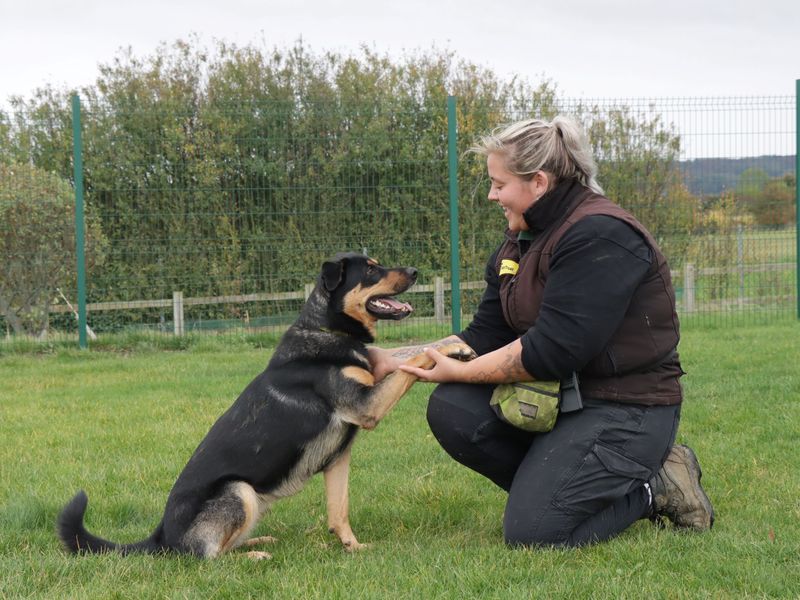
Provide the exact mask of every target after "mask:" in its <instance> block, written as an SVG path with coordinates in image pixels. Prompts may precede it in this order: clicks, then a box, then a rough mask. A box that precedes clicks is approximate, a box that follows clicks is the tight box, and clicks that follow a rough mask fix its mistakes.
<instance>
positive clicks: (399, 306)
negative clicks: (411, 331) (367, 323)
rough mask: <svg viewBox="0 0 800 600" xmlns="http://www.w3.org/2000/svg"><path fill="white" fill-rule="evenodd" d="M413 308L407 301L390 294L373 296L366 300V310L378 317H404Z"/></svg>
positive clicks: (397, 318)
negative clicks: (401, 300)
mask: <svg viewBox="0 0 800 600" xmlns="http://www.w3.org/2000/svg"><path fill="white" fill-rule="evenodd" d="M413 310H414V309H413V308H412V307H411V305H410V304H409V303H408V302H400V301H399V300H397V299H395V298H392V297H390V296H373V297H372V298H370V299H369V300H367V311H369V313H370V314H371V315H372V316H373V317H377V318H378V319H394V320H396V321H399V320H400V319H405V318H406V317H407V316H408V315H410V314H411V312H412V311H413Z"/></svg>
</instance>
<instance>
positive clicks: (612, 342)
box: [371, 117, 714, 546]
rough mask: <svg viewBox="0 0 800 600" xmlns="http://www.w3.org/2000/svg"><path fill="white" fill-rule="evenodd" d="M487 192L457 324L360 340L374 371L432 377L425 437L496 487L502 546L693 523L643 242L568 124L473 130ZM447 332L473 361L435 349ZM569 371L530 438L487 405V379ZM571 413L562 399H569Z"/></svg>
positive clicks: (706, 507)
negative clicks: (573, 395)
mask: <svg viewBox="0 0 800 600" xmlns="http://www.w3.org/2000/svg"><path fill="white" fill-rule="evenodd" d="M472 150H473V151H474V152H476V153H479V154H481V155H483V156H485V157H486V164H487V168H488V172H489V178H490V180H491V188H490V190H489V200H490V201H491V202H496V203H497V204H498V206H499V207H500V208H501V209H502V210H503V214H504V215H505V217H506V219H507V220H508V228H507V230H506V234H505V240H504V241H503V242H502V243H501V244H500V247H499V248H498V249H497V250H496V251H495V252H494V254H492V256H491V258H490V259H489V262H488V264H487V266H486V282H487V284H488V285H487V288H486V291H485V293H484V295H483V298H482V300H481V303H480V305H479V306H478V310H477V312H476V313H475V317H474V319H473V321H472V323H471V324H470V325H469V326H468V327H467V328H466V329H465V330H464V331H462V332H461V333H460V334H458V335H457V336H450V337H448V338H446V339H444V340H441V341H439V342H435V343H433V344H428V345H426V346H424V347H423V346H417V347H407V348H400V349H395V350H385V349H380V348H371V360H372V362H373V367H374V370H375V374H376V379H380V378H382V377H383V376H385V375H386V374H387V373H390V372H391V371H393V370H394V369H397V368H398V366H399V363H400V362H401V361H402V360H405V359H406V358H407V357H408V356H410V355H413V354H416V353H419V352H423V351H425V352H427V353H428V354H429V355H430V356H431V357H432V358H433V359H434V360H435V361H436V365H435V366H434V367H433V368H432V369H431V370H420V369H414V368H408V367H402V368H403V369H404V370H406V371H408V372H411V373H413V374H415V375H417V376H418V377H419V378H420V379H422V380H423V381H433V382H439V383H442V385H440V386H438V387H437V388H436V390H435V391H434V393H433V394H432V396H431V398H430V401H429V404H428V423H429V424H430V427H431V430H432V431H433V433H434V435H435V436H436V439H437V440H438V441H439V443H440V444H441V445H442V446H443V447H444V449H445V450H446V451H447V452H448V453H449V454H450V455H451V456H452V457H453V458H454V459H456V460H457V461H458V462H460V463H462V464H464V465H466V466H467V467H469V468H470V469H473V470H475V471H477V472H478V473H480V474H482V475H484V476H485V477H487V478H488V479H490V480H491V481H493V482H494V483H496V484H497V485H499V486H500V487H501V488H503V489H504V490H506V491H507V492H508V502H507V504H506V509H505V516H504V520H503V529H504V535H505V539H506V542H507V543H509V544H511V545H524V546H534V545H554V546H580V545H583V544H589V543H594V542H598V541H601V540H606V539H609V538H611V537H613V536H615V535H617V534H619V533H620V532H622V531H624V530H625V529H626V528H628V527H629V526H630V525H631V524H633V523H634V522H635V521H637V520H639V519H642V518H645V517H649V518H652V519H658V518H659V517H661V516H665V517H667V518H668V519H669V520H670V521H672V523H673V524H674V525H675V526H677V527H680V528H686V529H693V530H697V531H704V530H707V529H709V528H710V527H711V526H712V524H713V522H714V513H713V509H712V507H711V503H710V502H709V499H708V497H707V496H706V494H705V492H704V491H703V488H702V487H701V486H700V476H701V473H700V465H699V464H698V462H697V459H696V457H695V455H694V453H693V452H692V451H691V449H689V448H688V447H686V446H680V445H675V446H674V445H673V442H674V441H675V433H676V430H677V428H678V421H679V416H680V407H681V401H682V392H681V386H680V383H679V378H680V376H681V375H682V374H683V371H682V370H681V366H680V362H679V360H678V353H677V345H678V339H679V328H678V316H677V314H676V312H675V293H674V290H673V287H672V283H671V280H670V274H669V268H668V266H667V262H666V260H665V258H664V256H663V255H662V253H661V251H660V250H659V248H658V246H657V244H656V242H655V240H654V239H653V237H652V235H651V234H650V233H649V232H648V231H647V230H646V229H645V228H644V226H642V225H641V224H640V223H639V222H638V221H637V220H636V219H635V218H634V217H633V216H631V215H630V214H629V213H628V212H626V211H624V210H623V209H621V208H620V207H619V206H617V205H615V204H614V203H612V202H611V201H610V200H608V199H607V198H605V197H604V196H603V195H602V193H603V192H602V189H601V188H600V186H599V185H598V184H597V182H596V181H595V175H596V166H595V163H594V160H593V158H592V155H591V150H590V148H589V146H588V143H587V141H586V139H585V137H584V135H583V132H582V131H581V130H580V129H579V128H578V126H577V125H576V124H575V123H574V122H573V121H571V120H569V119H567V118H565V117H556V118H555V119H554V120H553V121H552V122H547V121H542V120H526V121H522V122H519V123H515V124H512V125H510V126H508V127H506V128H504V129H502V130H499V131H497V132H495V133H493V134H492V135H489V136H486V137H484V138H483V139H482V140H481V142H480V144H479V145H478V146H477V147H475V148H473V149H472ZM457 339H461V340H463V341H464V342H466V343H467V344H469V345H470V346H472V348H473V349H474V350H475V351H476V352H477V354H478V355H479V356H478V358H477V359H475V360H473V361H471V362H466V363H463V362H459V361H456V360H453V359H450V358H447V357H445V356H443V355H441V354H440V353H439V352H437V351H436V349H435V348H436V347H437V346H438V345H440V344H444V343H449V342H451V341H454V340H457ZM573 374H575V375H576V376H577V378H578V380H579V389H580V391H581V393H582V396H583V402H582V409H579V410H574V411H572V412H564V411H563V410H564V409H563V407H562V412H561V413H560V414H559V415H558V418H557V420H556V422H555V426H554V427H553V428H552V430H551V431H549V432H547V433H530V432H529V431H525V430H523V429H519V428H517V427H515V426H512V425H510V424H509V422H508V419H501V418H500V417H501V416H502V414H500V413H498V412H496V409H495V408H493V407H492V406H490V398H491V397H492V393H493V391H494V390H495V387H496V386H497V385H498V384H502V383H509V382H523V381H558V380H573V381H574V379H572V378H573ZM573 408H574V407H573Z"/></svg>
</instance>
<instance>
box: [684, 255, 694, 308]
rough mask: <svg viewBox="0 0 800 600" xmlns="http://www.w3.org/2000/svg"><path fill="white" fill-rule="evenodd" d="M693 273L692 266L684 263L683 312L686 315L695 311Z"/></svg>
mask: <svg viewBox="0 0 800 600" xmlns="http://www.w3.org/2000/svg"><path fill="white" fill-rule="evenodd" d="M694 286H695V271H694V265H693V264H691V263H686V265H685V267H684V271H683V310H684V311H685V312H687V313H691V312H694V311H695V293H694V292H695V287H694Z"/></svg>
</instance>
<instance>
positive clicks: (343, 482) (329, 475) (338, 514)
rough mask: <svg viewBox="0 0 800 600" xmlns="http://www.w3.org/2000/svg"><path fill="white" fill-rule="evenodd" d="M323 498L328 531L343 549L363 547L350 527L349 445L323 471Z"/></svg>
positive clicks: (349, 550) (352, 550) (350, 549)
mask: <svg viewBox="0 0 800 600" xmlns="http://www.w3.org/2000/svg"><path fill="white" fill-rule="evenodd" d="M323 474H324V477H325V500H326V502H327V505H328V531H330V532H332V533H335V534H336V535H337V536H338V538H339V539H340V540H341V541H342V544H344V548H345V550H347V551H348V552H354V551H356V550H360V549H361V548H364V547H365V544H360V543H359V542H358V540H357V539H356V536H355V534H353V530H352V529H350V516H349V512H350V511H349V506H350V501H349V498H348V480H349V477H350V446H348V447H347V449H346V450H345V451H344V452H343V453H342V454H341V456H339V458H337V459H336V461H335V462H334V463H332V464H331V465H329V466H328V468H327V469H325V471H324V473H323Z"/></svg>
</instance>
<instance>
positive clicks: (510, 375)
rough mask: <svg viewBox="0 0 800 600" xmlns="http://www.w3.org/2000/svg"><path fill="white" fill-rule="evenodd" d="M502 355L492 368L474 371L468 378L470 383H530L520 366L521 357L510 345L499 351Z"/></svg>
mask: <svg viewBox="0 0 800 600" xmlns="http://www.w3.org/2000/svg"><path fill="white" fill-rule="evenodd" d="M501 351H502V352H503V355H502V356H501V358H500V362H499V363H498V364H496V365H495V366H494V367H491V368H485V369H481V370H479V371H476V372H475V373H473V374H472V375H470V377H469V382H470V383H512V382H515V381H530V380H531V379H532V377H531V375H530V373H528V372H527V371H526V370H525V367H523V366H522V355H521V354H519V353H518V352H515V351H514V350H513V349H512V348H511V344H509V345H508V346H506V347H505V348H503V349H502V350H501Z"/></svg>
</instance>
